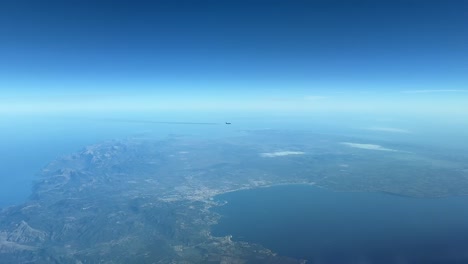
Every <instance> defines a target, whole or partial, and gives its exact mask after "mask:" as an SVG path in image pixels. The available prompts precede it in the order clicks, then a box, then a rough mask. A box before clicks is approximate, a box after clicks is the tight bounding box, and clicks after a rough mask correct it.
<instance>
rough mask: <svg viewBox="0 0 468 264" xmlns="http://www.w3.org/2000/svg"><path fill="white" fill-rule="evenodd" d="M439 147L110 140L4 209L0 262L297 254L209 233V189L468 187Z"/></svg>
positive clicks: (431, 190) (240, 259)
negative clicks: (297, 185) (293, 185)
mask: <svg viewBox="0 0 468 264" xmlns="http://www.w3.org/2000/svg"><path fill="white" fill-rule="evenodd" d="M378 144H381V145H378ZM433 153H438V154H433ZM440 153H442V152H432V151H431V150H430V149H421V148H418V147H416V146H408V145H395V144H393V145H392V144H388V143H387V144H386V143H385V142H383V143H382V142H380V143H379V142H377V143H376V142H370V143H369V142H365V141H363V140H359V139H353V138H344V137H338V136H326V135H314V134H309V133H301V132H281V131H270V130H265V131H248V132H245V133H244V135H242V136H239V137H231V138H224V139H210V140H208V139H200V138H194V137H183V136H170V137H168V138H166V139H163V140H155V139H147V138H133V139H126V140H118V141H108V142H104V143H102V144H98V145H93V146H89V147H87V148H85V149H84V150H82V151H80V152H77V153H75V154H72V155H70V156H66V157H63V158H60V159H57V160H55V161H53V162H51V163H50V164H49V165H47V166H46V167H45V168H43V170H42V171H41V173H40V177H39V178H38V180H37V182H36V183H35V185H34V189H33V192H32V195H31V197H30V199H29V200H28V201H27V202H26V203H24V204H22V205H18V206H12V207H9V208H6V209H4V210H3V211H2V212H1V214H0V262H1V263H193V262H196V263H300V262H303V261H302V260H295V259H292V258H288V257H286V256H278V255H277V254H275V253H274V252H272V251H270V250H268V249H266V248H264V247H262V246H261V245H254V244H250V243H246V242H242V241H232V240H231V239H230V237H229V236H227V237H214V236H212V235H211V234H210V226H211V225H213V224H216V222H217V221H218V219H219V217H221V216H220V215H218V214H216V213H214V212H212V210H210V208H212V207H213V206H222V202H221V201H217V200H215V199H213V197H214V196H216V195H217V194H220V193H225V192H229V191H234V190H239V189H247V188H255V187H260V186H269V185H275V184H286V183H308V184H317V185H319V186H323V187H326V188H330V189H333V190H336V191H382V192H389V193H393V194H398V195H407V196H417V197H438V196H447V195H466V194H468V166H467V165H466V162H465V160H466V156H463V155H462V153H453V152H447V153H448V154H440ZM444 153H445V152H444ZM252 224H255V223H252Z"/></svg>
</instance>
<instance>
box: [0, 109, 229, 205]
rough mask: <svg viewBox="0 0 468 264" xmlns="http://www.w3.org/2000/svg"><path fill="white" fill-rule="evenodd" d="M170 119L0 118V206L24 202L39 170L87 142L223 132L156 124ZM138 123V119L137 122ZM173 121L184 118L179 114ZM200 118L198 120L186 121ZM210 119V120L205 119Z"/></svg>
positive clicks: (222, 128)
mask: <svg viewBox="0 0 468 264" xmlns="http://www.w3.org/2000/svg"><path fill="white" fill-rule="evenodd" d="M158 120H161V121H172V119H171V118H167V117H166V118H164V117H161V116H158V117H137V118H135V117H131V118H121V119H118V118H114V119H105V118H94V119H93V118H89V117H88V118H82V117H76V118H59V117H54V118H9V119H6V118H5V119H0V146H1V147H0V208H4V207H7V206H10V205H15V204H20V203H22V202H24V201H25V200H26V199H27V198H28V197H29V196H30V194H31V189H32V185H33V183H34V181H35V180H36V179H37V175H38V173H39V171H40V170H41V169H42V168H43V167H44V166H45V165H47V164H48V163H49V162H51V161H53V160H54V159H56V158H59V157H60V156H63V155H68V154H71V153H74V152H76V151H79V150H81V149H83V148H84V147H85V146H87V145H91V144H96V143H100V142H102V141H106V140H112V139H123V138H128V137H139V136H144V137H153V138H156V139H164V138H165V137H167V136H168V135H171V134H178V135H195V136H197V135H205V136H210V135H214V134H222V135H228V134H229V133H228V132H229V131H232V130H233V129H230V128H229V127H226V126H224V125H214V126H208V125H183V124H178V125H177V124H158V123H151V122H146V121H158ZM140 121H141V122H140ZM175 121H186V119H183V117H181V118H179V119H177V120H175ZM188 121H198V122H200V121H201V122H203V121H205V119H201V120H196V119H195V120H191V119H189V120H188ZM208 121H212V120H208Z"/></svg>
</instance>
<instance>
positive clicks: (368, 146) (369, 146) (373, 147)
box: [341, 142, 398, 151]
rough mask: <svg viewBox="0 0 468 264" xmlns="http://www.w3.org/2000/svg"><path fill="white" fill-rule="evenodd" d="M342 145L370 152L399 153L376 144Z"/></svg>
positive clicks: (344, 143)
mask: <svg viewBox="0 0 468 264" xmlns="http://www.w3.org/2000/svg"><path fill="white" fill-rule="evenodd" d="M341 144H343V145H346V146H348V147H352V148H360V149H368V150H380V151H398V150H395V149H389V148H384V147H382V146H380V145H375V144H360V143H350V142H341Z"/></svg>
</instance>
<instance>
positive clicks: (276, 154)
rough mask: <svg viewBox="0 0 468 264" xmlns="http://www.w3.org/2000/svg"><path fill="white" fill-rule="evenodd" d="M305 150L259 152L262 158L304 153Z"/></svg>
mask: <svg viewBox="0 0 468 264" xmlns="http://www.w3.org/2000/svg"><path fill="white" fill-rule="evenodd" d="M304 154H305V152H302V151H277V152H265V153H260V156H262V157H264V158H274V157H281V156H288V155H304Z"/></svg>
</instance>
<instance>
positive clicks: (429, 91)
mask: <svg viewBox="0 0 468 264" xmlns="http://www.w3.org/2000/svg"><path fill="white" fill-rule="evenodd" d="M464 92H468V90H458V89H439V90H407V91H402V93H407V94H418V93H464Z"/></svg>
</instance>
